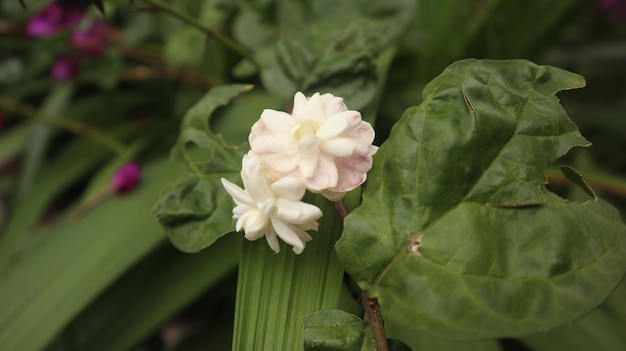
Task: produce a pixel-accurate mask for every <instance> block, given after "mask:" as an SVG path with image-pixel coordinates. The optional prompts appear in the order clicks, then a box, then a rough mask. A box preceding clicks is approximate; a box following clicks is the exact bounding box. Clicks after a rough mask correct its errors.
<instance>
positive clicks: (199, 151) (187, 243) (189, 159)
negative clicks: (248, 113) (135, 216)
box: [154, 85, 251, 252]
mask: <svg viewBox="0 0 626 351" xmlns="http://www.w3.org/2000/svg"><path fill="white" fill-rule="evenodd" d="M249 89H251V86H249V85H227V86H221V87H218V88H215V89H212V90H211V91H210V92H208V93H207V94H206V95H205V96H204V97H203V98H202V99H201V100H200V101H199V102H198V103H196V104H195V105H194V106H193V107H191V109H190V110H189V111H188V112H187V114H186V115H185V117H184V118H183V121H182V124H181V131H180V136H179V139H178V141H177V143H176V145H174V147H173V148H172V153H171V155H172V158H174V159H175V160H178V161H182V162H185V163H186V164H187V166H188V168H187V170H186V171H185V172H184V173H183V175H182V176H181V177H180V178H179V179H178V180H177V181H176V182H175V183H174V184H172V185H170V186H169V187H167V188H166V189H165V190H164V191H163V192H162V193H161V195H160V198H159V201H158V203H157V204H156V206H155V208H154V212H155V214H156V216H157V218H158V220H159V222H160V223H161V225H163V227H164V228H165V231H166V233H167V235H168V236H169V238H170V240H171V241H172V243H173V244H174V245H175V246H176V247H177V248H179V249H180V250H182V251H185V252H197V251H200V250H202V249H203V248H205V247H207V246H209V245H211V244H212V243H213V242H215V240H217V239H218V238H219V237H220V236H222V235H224V234H226V233H228V232H230V231H232V228H233V221H232V218H231V217H232V212H231V209H232V199H231V198H230V196H229V195H228V193H226V191H224V188H223V187H222V184H221V183H220V178H222V177H228V178H230V179H236V178H237V177H239V171H240V169H241V158H242V157H243V154H244V153H245V150H244V148H236V147H230V146H228V145H226V144H225V142H224V141H223V140H222V138H221V137H219V136H216V135H214V134H213V133H211V132H210V131H209V129H208V125H209V115H210V114H211V113H212V112H213V111H214V110H215V109H217V108H218V107H219V106H222V105H226V104H227V103H229V101H230V100H231V99H233V98H234V97H236V96H237V95H238V94H240V93H242V92H244V91H247V90H249ZM189 144H194V145H195V146H197V148H193V149H192V148H191V147H190V145H189ZM191 150H193V151H194V152H193V153H191V152H190V151H191Z"/></svg>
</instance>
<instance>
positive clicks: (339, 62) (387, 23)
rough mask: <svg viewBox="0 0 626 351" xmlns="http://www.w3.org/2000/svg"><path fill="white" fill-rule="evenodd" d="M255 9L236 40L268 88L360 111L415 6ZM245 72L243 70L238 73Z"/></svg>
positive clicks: (407, 1)
mask: <svg viewBox="0 0 626 351" xmlns="http://www.w3.org/2000/svg"><path fill="white" fill-rule="evenodd" d="M255 5H256V6H254V7H246V8H244V10H242V11H241V14H240V15H239V16H238V17H237V19H236V20H235V35H236V36H237V38H238V39H239V40H240V41H241V42H243V43H245V44H246V45H247V46H249V47H251V48H253V49H255V50H256V58H257V60H258V61H259V63H260V65H261V80H262V82H263V85H264V86H265V87H266V89H267V90H268V91H269V92H271V93H274V94H276V95H278V96H282V97H284V98H289V99H290V98H291V97H293V95H294V93H295V92H296V91H298V90H301V91H303V92H305V93H307V94H311V93H314V92H317V91H320V92H332V93H333V94H335V95H338V96H341V97H343V98H344V99H345V100H346V104H347V105H348V106H350V108H353V109H357V110H358V109H361V108H362V107H364V106H365V105H367V104H368V103H369V102H370V100H371V99H372V97H373V96H374V95H375V93H376V86H377V81H378V79H379V77H378V76H377V72H376V60H377V58H378V56H379V55H380V53H381V52H382V51H383V50H384V49H385V48H386V47H388V46H389V45H390V44H392V43H393V42H394V41H395V39H396V38H397V37H398V35H399V34H400V33H401V32H402V31H403V30H404V29H405V28H406V26H407V25H408V23H409V21H410V19H411V16H412V14H413V7H414V5H415V2H414V1H412V0H395V1H370V2H368V6H362V4H361V3H360V2H359V1H355V0H352V1H341V2H337V1H330V0H322V1H317V0H316V1H305V2H293V1H275V2H274V3H272V4H268V3H267V2H261V1H257V2H256V3H255ZM329 8H332V9H333V11H328V9H329ZM272 25H273V26H272ZM249 33H254V34H253V35H250V34H249ZM276 33H280V36H277V35H276ZM276 38H278V39H276ZM242 70H243V68H242V66H240V67H239V69H238V71H242Z"/></svg>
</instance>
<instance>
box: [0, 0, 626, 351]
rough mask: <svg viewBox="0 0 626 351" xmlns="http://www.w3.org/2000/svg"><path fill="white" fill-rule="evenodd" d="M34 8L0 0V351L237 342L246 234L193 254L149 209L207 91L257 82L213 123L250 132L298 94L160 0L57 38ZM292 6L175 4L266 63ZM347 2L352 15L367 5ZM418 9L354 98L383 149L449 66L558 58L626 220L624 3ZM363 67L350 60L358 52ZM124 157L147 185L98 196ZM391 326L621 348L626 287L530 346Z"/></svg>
mask: <svg viewBox="0 0 626 351" xmlns="http://www.w3.org/2000/svg"><path fill="white" fill-rule="evenodd" d="M278 2H280V3H282V4H283V5H282V7H278V6H277V5H276V3H278ZM409 2H411V1H409ZM23 3H24V4H25V5H26V6H25V8H24V7H23V6H22V4H21V2H20V1H18V0H2V1H0V33H1V34H2V35H1V36H0V112H1V113H2V115H1V117H0V348H2V349H3V350H50V351H52V350H59V351H61V350H201V349H212V350H226V349H229V348H230V344H231V337H232V325H233V316H234V301H235V293H234V292H235V286H236V268H237V263H238V255H239V252H240V238H239V235H227V236H226V237H224V238H222V239H220V240H219V241H218V242H217V243H216V244H215V245H213V246H211V247H210V248H208V249H206V250H204V251H202V252H200V253H198V254H194V255H189V254H184V253H181V252H178V251H177V250H176V249H174V248H173V247H172V245H171V244H170V243H169V242H168V241H167V240H166V237H165V235H164V234H163V231H162V229H161V227H160V226H159V225H158V224H157V222H156V219H155V218H154V217H153V215H152V213H151V209H152V206H153V205H154V203H155V201H156V199H157V197H158V195H159V192H160V191H161V189H163V188H164V187H165V186H166V185H167V184H170V183H172V182H173V181H174V180H175V179H176V178H177V177H178V176H179V175H180V173H181V167H180V166H179V165H178V164H176V163H174V162H173V161H170V160H169V159H168V153H169V149H170V148H171V146H172V145H173V144H174V143H175V141H176V138H177V136H178V128H179V125H180V122H181V118H182V116H183V115H184V113H185V111H186V110H187V109H188V108H189V107H190V106H191V105H192V104H193V103H194V102H195V101H197V100H198V99H199V98H200V97H202V96H203V95H204V94H205V93H206V91H207V90H208V89H210V88H211V87H215V86H219V85H222V84H229V83H243V84H254V85H255V89H254V90H253V91H252V92H249V93H247V94H245V95H243V96H241V97H240V98H238V99H237V100H236V101H235V102H234V104H232V106H231V107H230V108H229V109H220V110H218V111H217V115H216V116H215V117H214V118H213V119H212V121H211V123H212V128H213V130H214V131H215V132H216V133H220V134H222V135H223V136H224V138H225V140H226V141H227V142H229V143H231V144H233V145H238V144H241V143H243V142H245V141H246V137H247V134H248V131H249V127H250V125H251V124H252V123H253V122H254V121H255V120H256V119H257V118H258V116H259V115H260V112H261V111H262V110H263V109H264V108H276V109H285V108H288V106H289V104H290V102H289V100H288V99H285V96H286V95H287V96H288V95H289V94H287V93H286V92H285V91H284V90H285V89H287V90H289V89H290V88H289V87H287V88H285V87H284V86H281V85H276V84H274V83H275V82H274V79H276V75H275V74H274V73H273V71H271V70H265V71H262V73H261V74H259V72H258V71H257V69H256V68H255V67H254V65H252V64H251V62H250V61H246V62H243V61H242V57H241V55H240V54H239V53H238V52H237V51H236V50H232V48H229V47H227V46H225V45H224V44H223V43H221V42H220V41H218V40H215V38H214V37H213V36H211V35H207V34H206V33H203V32H202V31H199V30H198V28H196V27H194V26H192V25H190V24H189V23H186V22H185V21H181V20H180V19H178V18H175V17H173V16H171V15H170V14H168V13H164V12H163V11H161V10H159V8H158V7H155V6H153V5H151V4H150V3H151V2H150V1H139V0H136V1H132V2H129V1H127V0H105V1H102V2H100V1H94V2H93V3H89V2H80V3H81V4H82V6H87V7H86V11H87V15H86V18H85V19H83V20H82V22H80V23H79V24H78V25H77V26H78V27H77V28H74V29H65V30H61V31H59V32H58V33H54V34H53V35H49V36H45V37H33V35H29V33H28V32H27V24H28V23H29V19H31V18H33V16H34V15H35V14H37V13H38V12H39V11H41V10H42V9H44V8H45V7H46V6H48V3H49V2H48V1H47V0H25V1H23ZM289 3H296V4H297V3H299V2H298V1H295V0H293V1H288V0H284V1H278V0H277V1H273V0H258V1H244V0H241V1H234V0H208V1H192V0H177V1H168V2H167V4H169V5H170V6H172V7H173V8H175V9H177V10H178V11H180V12H182V13H185V14H188V15H189V16H190V17H191V18H193V19H195V20H197V21H198V22H199V23H201V24H203V25H205V26H208V27H210V28H214V29H217V30H219V32H221V33H224V34H225V35H227V36H229V37H231V38H235V40H236V41H237V42H239V43H240V44H241V45H243V47H246V48H247V49H249V50H252V51H254V52H258V55H255V57H257V58H258V59H259V60H260V61H261V64H263V60H264V59H266V56H267V55H268V54H267V53H264V51H263V48H264V47H266V46H268V45H271V43H272V42H273V41H275V40H276V39H277V38H284V41H285V42H286V43H287V44H285V45H293V43H290V42H289V40H290V37H291V36H293V33H294V32H296V31H306V30H307V27H306V18H305V19H302V18H291V17H290V16H289V14H288V13H277V12H273V10H274V9H276V8H282V9H284V8H288V7H285V4H289ZM336 3H337V4H338V5H337V6H344V7H345V9H344V10H346V11H350V8H351V7H352V8H356V7H358V6H359V2H358V1H336ZM99 7H101V8H102V9H104V12H103V13H102V12H101V10H100V9H99ZM364 8H365V10H364V11H367V6H365V7H364ZM259 9H262V11H261V12H259ZM411 9H412V10H411V11H410V12H409V13H406V14H404V16H403V20H406V21H407V23H408V27H407V29H406V30H403V31H402V32H401V33H393V35H392V37H393V38H396V39H394V42H392V43H388V42H385V43H382V44H384V45H383V46H385V47H391V48H392V50H391V52H389V53H387V54H386V55H382V56H379V60H387V61H388V62H387V64H384V65H379V68H380V70H383V71H382V72H381V71H380V70H379V74H380V76H379V78H381V77H386V80H385V83H384V86H383V89H381V90H380V91H378V92H376V93H374V92H372V93H371V94H370V93H367V94H369V95H367V94H365V93H363V94H362V95H358V94H357V95H355V97H354V100H353V101H354V105H359V104H362V105H365V103H363V102H362V101H361V100H363V99H365V101H369V100H368V99H372V98H373V96H374V95H376V99H377V101H378V105H377V109H375V111H367V112H368V114H369V115H376V116H377V118H376V126H375V127H376V130H377V143H378V144H380V143H381V142H383V141H384V139H385V137H386V135H387V134H388V132H389V130H390V128H391V126H392V125H393V123H395V121H397V119H398V118H399V117H400V115H401V114H402V112H403V111H404V109H406V108H407V107H409V106H412V105H417V104H419V103H420V102H421V91H422V88H423V87H424V85H425V84H426V83H427V82H429V81H430V80H431V79H432V78H434V77H435V76H436V75H438V74H439V73H440V72H441V71H442V70H443V69H444V68H445V67H446V66H447V65H449V64H450V63H452V62H454V61H455V60H458V59H462V58H467V57H477V58H494V59H508V58H526V59H529V60H532V61H534V62H536V63H538V64H549V65H554V66H558V67H561V68H564V69H567V70H570V71H573V72H576V73H579V74H582V75H584V76H585V77H586V80H587V87H586V88H585V89H580V90H577V91H572V92H566V93H564V94H562V96H561V99H562V102H563V104H564V106H565V107H566V109H567V110H568V111H569V113H570V116H571V117H572V119H573V120H574V121H575V123H576V124H577V125H578V126H579V128H580V129H581V132H582V134H583V135H584V136H585V137H586V138H587V139H588V140H590V141H591V142H592V143H593V144H594V145H593V147H591V148H588V149H585V150H576V152H575V153H574V154H575V157H576V167H577V168H578V169H579V170H580V171H581V173H583V174H585V175H586V177H587V180H588V181H589V183H590V184H591V185H592V187H594V188H595V189H596V190H597V191H598V192H599V193H600V195H601V196H602V197H604V198H606V199H608V200H609V201H610V202H611V203H612V204H613V205H615V206H616V207H618V208H619V209H620V210H621V211H622V215H624V214H626V199H625V197H626V178H625V177H624V174H625V172H626V154H625V153H623V152H622V150H625V149H626V138H625V135H626V87H625V86H624V84H623V82H624V81H625V79H626V1H623V0H570V1H551V0H471V1H468V0H418V1H415V2H414V3H413V5H412V6H411ZM327 11H328V16H329V17H332V16H333V11H332V10H331V9H328V10H327ZM259 13H263V14H264V16H261V17H259V16H258V14H259ZM340 13H341V12H340ZM355 18H356V17H355ZM338 19H339V20H341V17H339V18H338ZM345 20H346V21H350V20H352V19H350V18H348V19H345ZM99 21H104V23H105V24H106V26H105V29H104V32H105V35H104V39H103V41H102V42H101V43H100V44H99V45H100V46H98V47H96V48H95V49H97V50H100V51H99V52H95V53H94V52H93V51H89V49H90V48H88V47H87V48H85V47H84V46H82V47H81V45H79V44H77V42H76V40H75V38H74V36H73V34H72V31H80V30H89V28H91V27H90V26H91V25H93V24H94V23H96V22H99ZM389 25H390V26H391V27H393V25H392V24H389ZM259 28H266V30H265V31H263V30H260V29H259ZM279 29H282V30H283V31H282V32H281V31H280V30H279ZM311 30H312V31H315V30H319V28H313V29H311ZM314 33H315V32H314ZM312 35H316V34H312ZM389 40H391V39H389ZM311 45H313V44H311ZM305 46H306V45H305ZM91 49H93V48H91ZM60 59H66V61H65V65H62V64H60V63H59V60H60ZM354 60H355V61H354V64H355V66H353V68H354V67H358V66H357V64H359V63H362V62H364V61H363V59H362V57H361V56H359V57H355V58H354ZM68 62H69V63H68ZM331 64H332V63H329V64H328V65H329V66H328V67H331V66H330V65H331ZM331 68H332V67H331ZM337 69H343V68H337ZM354 69H357V68H354ZM279 78H280V77H279ZM367 79H368V78H367V77H365V78H364V83H363V84H364V86H365V87H367ZM279 82H280V81H279ZM302 84H303V85H305V83H302ZM338 87H339V88H337V89H340V86H339V85H338ZM310 88H311V89H324V87H323V86H315V85H313V86H311V87H310ZM367 89H369V88H367ZM367 89H366V88H364V90H363V91H366V92H367ZM348 106H350V107H354V106H353V105H351V104H350V103H348ZM131 160H134V161H136V162H137V163H138V164H139V165H140V166H141V169H142V173H143V176H142V181H141V183H140V184H139V186H138V187H137V188H136V189H134V190H133V191H132V192H130V193H129V194H125V195H123V196H108V197H104V196H100V195H99V194H103V193H106V191H103V189H105V190H106V189H107V188H109V187H110V186H109V181H110V179H111V177H112V175H113V174H114V172H115V170H116V169H117V168H118V167H119V166H121V165H123V164H125V163H127V162H129V161H131ZM549 175H550V180H551V183H553V184H554V187H555V188H559V189H560V190H561V191H563V192H567V191H569V190H568V188H567V187H564V186H563V185H562V182H563V178H562V176H560V175H559V173H557V172H553V171H551V170H549ZM109 193H111V191H109ZM569 196H572V197H575V196H577V195H576V194H575V193H572V194H570V195H569ZM77 209H79V210H77ZM342 296H343V298H342V299H341V300H340V306H339V307H340V308H343V309H345V310H348V311H352V312H356V313H358V310H359V307H358V305H355V303H354V301H353V299H352V298H351V296H350V293H349V290H348V289H346V291H345V292H344V293H343V295H342ZM387 328H388V329H389V330H388V332H389V334H390V337H396V338H399V339H402V340H404V341H405V342H407V344H409V345H410V346H411V347H412V348H414V349H415V350H423V349H430V350H456V349H459V348H463V349H476V350H485V349H488V350H492V349H493V350H538V351H541V350H559V349H567V350H589V349H594V350H623V349H626V335H625V334H624V333H623V331H624V330H626V287H625V286H624V284H622V285H621V286H620V287H619V288H618V289H617V290H616V291H615V292H614V294H613V295H612V296H611V297H610V298H609V299H608V300H607V302H606V303H605V304H604V305H602V306H601V307H600V308H598V309H597V310H595V311H594V312H592V313H591V314H590V315H588V316H587V317H585V318H583V319H581V320H579V321H577V322H574V323H572V324H571V325H569V326H565V327H563V328H560V329H558V330H555V331H552V332H550V333H539V334H537V335H533V336H529V337H528V338H523V339H519V340H510V339H506V340H483V341H473V342H466V341H458V340H451V339H447V338H442V337H440V336H434V335H427V334H423V333H420V334H415V333H414V332H413V331H405V330H401V329H399V328H394V326H392V325H388V326H387Z"/></svg>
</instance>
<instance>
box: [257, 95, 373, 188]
mask: <svg viewBox="0 0 626 351" xmlns="http://www.w3.org/2000/svg"><path fill="white" fill-rule="evenodd" d="M248 140H249V142H250V147H251V149H252V152H253V153H254V154H256V155H259V156H261V157H262V158H263V160H264V162H265V167H266V168H267V169H268V171H269V172H270V174H271V175H272V176H273V177H274V178H282V177H287V176H290V177H295V178H297V179H301V180H302V181H303V182H304V183H305V185H306V187H307V189H309V190H310V191H313V192H316V193H320V194H322V195H324V196H325V197H327V198H328V199H330V200H339V199H341V198H342V197H343V196H344V195H345V193H346V192H347V191H350V190H352V189H354V188H356V187H358V186H360V185H361V184H363V182H365V179H366V178H367V172H369V170H370V169H371V168H372V155H374V153H375V152H376V151H377V150H378V148H377V147H376V146H373V145H372V142H373V140H374V129H373V128H372V126H371V125H370V124H369V123H367V122H364V121H363V120H362V119H361V114H360V113H359V112H358V111H351V110H348V108H347V107H346V105H345V104H344V103H343V99H342V98H339V97H335V96H333V95H332V94H324V95H320V94H319V93H315V94H314V95H313V96H311V97H310V98H307V97H305V96H304V94H302V93H300V92H298V93H296V95H295V97H294V107H293V112H292V113H291V114H288V113H286V112H280V111H274V110H269V109H266V110H264V111H263V113H262V114H261V119H260V120H259V121H257V122H256V123H255V124H254V125H253V126H252V131H251V132H250V136H249V139H248Z"/></svg>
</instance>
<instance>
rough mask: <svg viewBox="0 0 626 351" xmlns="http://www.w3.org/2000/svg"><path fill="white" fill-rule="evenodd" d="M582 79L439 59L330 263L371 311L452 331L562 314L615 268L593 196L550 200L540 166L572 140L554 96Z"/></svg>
mask: <svg viewBox="0 0 626 351" xmlns="http://www.w3.org/2000/svg"><path fill="white" fill-rule="evenodd" d="M583 85H584V80H583V79H582V77H580V76H578V75H575V74H572V73H569V72H566V71H563V70H559V69H556V68H552V67H545V66H537V65H534V64H532V63H530V62H528V61H523V60H514V61H478V60H465V61H460V62H457V63H456V64H453V65H452V66H450V67H449V68H448V69H446V70H445V71H444V73H443V74H442V75H440V76H439V77H438V78H436V79H435V80H433V81H432V82H431V83H430V84H429V85H428V86H427V87H426V89H425V91H424V98H425V99H424V102H423V103H422V104H421V105H420V106H418V107H412V108H409V109H408V110H407V111H406V112H405V114H404V115H403V117H402V119H401V121H400V122H399V123H398V124H397V125H396V126H395V127H394V129H393V131H392V133H391V136H390V137H389V139H388V140H387V142H385V144H384V145H383V146H382V147H381V148H380V149H379V151H378V153H377V154H376V155H375V158H374V169H373V170H372V172H371V173H370V175H369V178H368V185H367V188H366V190H365V192H364V196H363V203H362V206H361V207H360V208H358V209H357V210H356V211H354V212H353V213H352V214H351V215H349V216H348V217H347V218H346V224H345V225H346V227H345V228H346V229H345V231H344V235H343V237H342V239H341V240H340V241H339V243H338V244H337V250H338V254H339V257H340V260H341V261H342V262H343V263H344V265H345V267H346V269H347V271H348V272H349V273H350V274H351V276H352V277H353V278H354V279H355V280H356V281H357V282H358V284H359V285H360V286H361V288H363V289H369V290H370V294H371V296H373V297H378V300H379V303H380V305H381V310H382V313H383V316H384V317H385V319H387V320H389V321H391V322H393V323H395V324H397V325H399V326H401V327H407V328H413V329H416V328H419V329H429V330H432V331H435V332H445V333H447V334H449V335H456V336H485V337H497V336H511V335H523V334H528V333H533V332H536V331H538V330H547V329H551V328H553V327H555V326H558V325H560V324H563V323H567V322H569V321H572V320H574V319H576V318H578V317H580V316H582V315H584V314H585V313H588V312H589V311H590V310H591V309H592V308H593V307H595V306H597V305H598V304H600V303H601V302H602V300H603V299H604V298H606V296H607V295H608V294H609V293H610V292H611V290H612V289H613V288H614V287H615V286H616V285H617V283H618V282H619V280H620V279H621V277H622V276H623V274H624V269H625V267H626V247H625V244H626V241H625V240H624V239H625V234H626V228H625V227H624V225H623V223H622V222H621V220H620V217H619V214H618V213H617V211H616V210H615V209H614V208H612V207H611V206H610V205H608V204H607V203H605V202H603V201H593V202H588V203H585V204H580V203H572V202H569V201H567V200H564V199H561V198H559V197H557V196H555V195H553V194H551V193H549V192H547V191H545V190H544V189H543V188H542V186H541V185H542V184H544V183H545V182H546V179H545V176H544V175H543V171H544V168H545V167H546V166H547V165H548V164H549V163H550V162H551V161H553V160H554V159H556V158H558V157H560V156H562V155H563V154H565V153H566V152H567V151H568V150H569V149H570V148H572V147H574V146H586V145H588V143H587V141H586V140H585V139H584V138H583V137H582V136H581V135H580V134H579V132H578V131H577V129H576V127H575V126H574V125H573V124H572V123H571V121H570V120H569V118H568V117H567V114H566V113H565V111H564V110H563V109H562V108H561V106H560V105H559V103H558V99H557V98H556V97H555V96H554V95H555V94H556V93H557V92H558V91H560V90H565V89H571V88H577V87H581V86H583Z"/></svg>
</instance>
